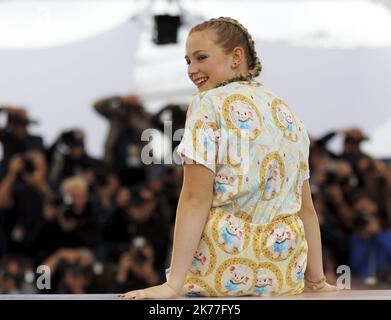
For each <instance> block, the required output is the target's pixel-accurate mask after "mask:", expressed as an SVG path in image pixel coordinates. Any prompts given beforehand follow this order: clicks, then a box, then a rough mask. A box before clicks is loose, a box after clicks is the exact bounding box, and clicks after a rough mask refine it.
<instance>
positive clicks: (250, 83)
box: [238, 81, 262, 87]
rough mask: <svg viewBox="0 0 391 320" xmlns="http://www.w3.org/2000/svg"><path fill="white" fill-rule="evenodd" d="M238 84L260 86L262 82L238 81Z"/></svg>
mask: <svg viewBox="0 0 391 320" xmlns="http://www.w3.org/2000/svg"><path fill="white" fill-rule="evenodd" d="M238 83H239V84H241V85H245V86H251V87H262V83H260V82H257V81H238Z"/></svg>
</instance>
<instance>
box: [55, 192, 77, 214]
mask: <svg viewBox="0 0 391 320" xmlns="http://www.w3.org/2000/svg"><path fill="white" fill-rule="evenodd" d="M50 204H51V205H53V206H55V207H57V208H61V211H62V213H63V214H64V217H65V218H66V219H69V218H73V217H75V216H76V215H75V213H74V210H73V201H72V197H71V196H70V195H69V194H62V193H58V194H56V195H55V196H54V197H53V198H52V199H51V200H50Z"/></svg>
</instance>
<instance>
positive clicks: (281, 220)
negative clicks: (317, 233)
mask: <svg viewBox="0 0 391 320" xmlns="http://www.w3.org/2000/svg"><path fill="white" fill-rule="evenodd" d="M293 218H294V217H293ZM276 225H280V226H281V227H284V229H285V230H286V228H287V227H288V228H289V229H290V231H291V233H292V234H293V235H294V237H293V241H294V243H295V245H294V246H293V247H292V246H289V247H288V248H287V250H288V255H287V256H286V257H285V258H283V257H282V255H281V254H280V255H278V256H277V257H274V256H273V253H274V250H273V252H272V251H271V250H269V245H268V240H269V236H270V235H271V231H272V230H274V228H275V226H276ZM298 236H299V233H298V230H297V229H296V228H295V221H292V218H290V216H287V215H283V216H278V217H277V218H276V219H274V220H273V221H272V222H271V223H270V224H268V225H267V227H266V228H265V230H264V232H263V234H262V242H261V250H262V254H263V255H264V256H266V257H267V258H268V259H269V260H272V261H283V260H286V259H288V258H289V257H290V256H291V255H292V252H293V251H294V250H295V248H296V246H297V243H298V241H299V240H300V239H299V238H298ZM274 243H275V242H274V241H273V246H274Z"/></svg>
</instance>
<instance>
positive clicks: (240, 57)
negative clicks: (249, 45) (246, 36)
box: [231, 47, 245, 69]
mask: <svg viewBox="0 0 391 320" xmlns="http://www.w3.org/2000/svg"><path fill="white" fill-rule="evenodd" d="M244 58H245V54H244V49H243V48H242V47H235V48H234V49H233V50H232V65H231V67H232V68H233V69H236V68H238V67H239V66H240V65H241V64H242V63H243V61H244Z"/></svg>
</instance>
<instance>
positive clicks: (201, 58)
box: [197, 56, 206, 61]
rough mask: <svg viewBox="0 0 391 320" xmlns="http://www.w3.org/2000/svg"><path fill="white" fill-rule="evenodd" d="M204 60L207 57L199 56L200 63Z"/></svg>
mask: <svg viewBox="0 0 391 320" xmlns="http://www.w3.org/2000/svg"><path fill="white" fill-rule="evenodd" d="M204 59H206V56H199V57H197V60H198V61H201V60H204Z"/></svg>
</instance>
